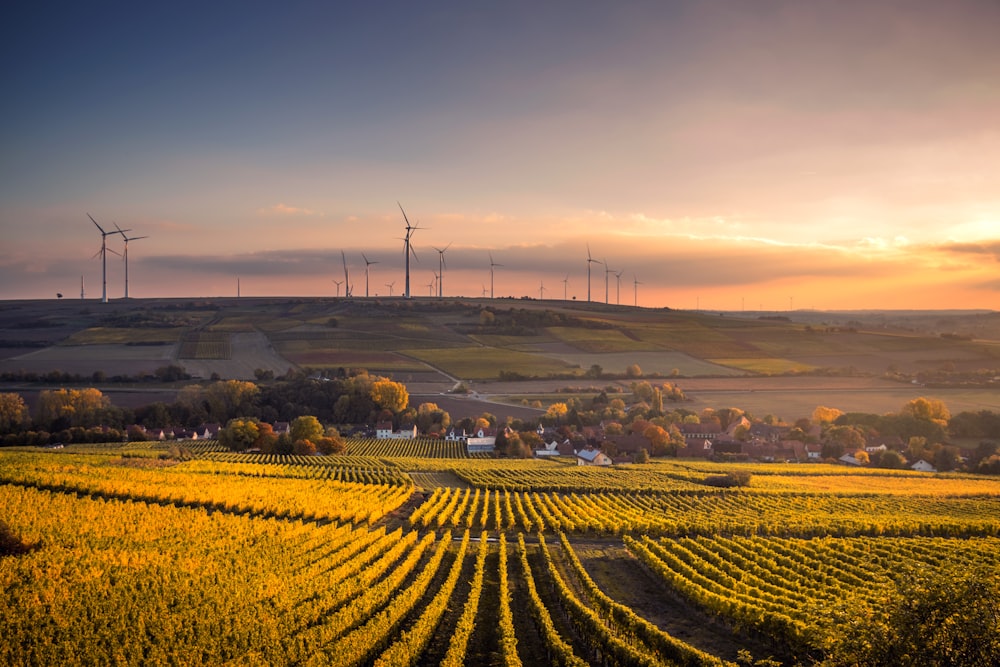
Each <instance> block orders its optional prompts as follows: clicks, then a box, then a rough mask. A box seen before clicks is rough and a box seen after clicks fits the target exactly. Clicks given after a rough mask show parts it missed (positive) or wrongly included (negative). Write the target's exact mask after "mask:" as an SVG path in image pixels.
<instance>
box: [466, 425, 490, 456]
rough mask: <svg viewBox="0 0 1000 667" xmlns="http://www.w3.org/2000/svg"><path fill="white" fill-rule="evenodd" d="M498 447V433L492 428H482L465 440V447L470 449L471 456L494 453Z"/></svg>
mask: <svg viewBox="0 0 1000 667" xmlns="http://www.w3.org/2000/svg"><path fill="white" fill-rule="evenodd" d="M496 445H497V432H496V429H492V428H489V429H486V428H481V429H479V430H478V431H476V432H475V433H473V434H472V435H470V436H466V438H465V446H466V447H467V448H468V449H469V453H470V454H472V453H473V452H492V451H493V450H495V449H496Z"/></svg>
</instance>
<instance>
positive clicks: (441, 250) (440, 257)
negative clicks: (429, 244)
mask: <svg viewBox="0 0 1000 667" xmlns="http://www.w3.org/2000/svg"><path fill="white" fill-rule="evenodd" d="M450 247H451V244H450V243H449V244H448V245H446V246H445V247H443V248H434V249H435V250H437V251H438V272H437V274H436V275H437V286H438V298H439V299H443V298H444V270H445V269H446V268H448V263H447V262H445V261H444V251H445V250H447V249H448V248H450Z"/></svg>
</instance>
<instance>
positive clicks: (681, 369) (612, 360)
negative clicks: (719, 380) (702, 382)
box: [549, 350, 742, 377]
mask: <svg viewBox="0 0 1000 667" xmlns="http://www.w3.org/2000/svg"><path fill="white" fill-rule="evenodd" d="M549 356H551V357H555V358H557V359H561V360H562V361H565V362H566V363H568V364H572V365H574V366H579V367H580V369H582V370H583V371H587V370H589V369H590V367H591V366H594V365H595V364H596V365H598V366H600V367H601V369H602V370H603V371H604V372H605V373H614V374H620V373H624V372H625V369H626V368H628V367H629V366H631V365H632V364H638V365H639V369H640V370H641V371H642V372H643V373H644V374H646V375H650V374H657V375H661V376H669V375H672V374H673V372H674V370H676V371H677V374H678V375H682V376H686V377H697V376H703V375H741V374H742V371H741V370H737V369H734V368H731V367H727V366H720V365H717V364H714V363H712V362H709V361H705V360H702V359H695V358H694V357H692V356H689V355H687V354H684V353H683V352H673V351H667V350H664V351H661V352H648V351H647V352H609V353H604V354H587V353H584V352H576V353H562V352H559V353H550V354H549Z"/></svg>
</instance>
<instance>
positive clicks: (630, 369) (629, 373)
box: [625, 364, 642, 378]
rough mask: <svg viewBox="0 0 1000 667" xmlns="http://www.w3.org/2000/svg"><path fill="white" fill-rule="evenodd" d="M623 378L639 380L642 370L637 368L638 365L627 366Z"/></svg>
mask: <svg viewBox="0 0 1000 667" xmlns="http://www.w3.org/2000/svg"><path fill="white" fill-rule="evenodd" d="M625 377H629V378H641V377H642V369H641V368H639V364H629V365H628V366H626V367H625Z"/></svg>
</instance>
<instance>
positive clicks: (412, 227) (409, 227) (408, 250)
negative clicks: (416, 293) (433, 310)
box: [396, 201, 420, 299]
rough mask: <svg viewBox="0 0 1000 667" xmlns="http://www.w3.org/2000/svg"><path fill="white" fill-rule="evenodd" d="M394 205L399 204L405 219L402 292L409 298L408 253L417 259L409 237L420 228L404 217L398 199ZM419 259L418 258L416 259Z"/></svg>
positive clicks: (404, 213)
mask: <svg viewBox="0 0 1000 667" xmlns="http://www.w3.org/2000/svg"><path fill="white" fill-rule="evenodd" d="M396 205H397V206H399V210H400V211H401V212H402V213H403V220H405V221H406V238H404V239H403V254H404V255H405V256H406V292H405V293H404V294H403V296H404V297H406V298H407V299H409V298H410V254H411V253H412V254H413V259H417V251H416V250H414V249H413V245H411V243H410V239H412V238H413V232H415V231H417V230H418V229H420V226H419V225H411V224H410V219H409V218H407V217H406V211H404V210H403V205H402V204H400V203H399V202H398V201H397V202H396ZM417 261H419V260H417Z"/></svg>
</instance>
